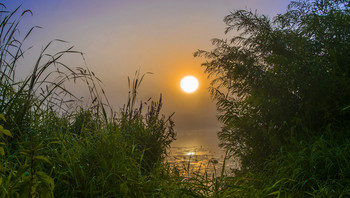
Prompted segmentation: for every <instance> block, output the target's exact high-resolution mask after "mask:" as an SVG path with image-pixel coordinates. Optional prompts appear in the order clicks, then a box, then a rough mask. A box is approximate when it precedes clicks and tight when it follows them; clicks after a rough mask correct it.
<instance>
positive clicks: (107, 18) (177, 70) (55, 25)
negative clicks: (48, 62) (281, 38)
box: [0, 0, 289, 147]
mask: <svg viewBox="0 0 350 198" xmlns="http://www.w3.org/2000/svg"><path fill="white" fill-rule="evenodd" d="M0 2H1V3H3V4H5V6H6V7H7V8H8V9H10V10H11V9H14V8H16V7H17V6H19V5H21V4H22V7H21V9H30V10H31V11H32V12H33V16H30V15H28V16H26V17H24V18H23V20H22V24H24V25H23V26H22V28H24V29H25V28H29V27H32V26H40V27H42V28H40V29H35V31H34V32H33V33H32V34H31V35H30V38H29V42H28V43H27V45H28V46H33V48H32V49H31V50H30V52H28V53H29V59H30V57H34V56H35V55H36V54H39V53H40V50H41V49H42V48H43V46H45V45H46V44H47V43H48V42H50V41H51V40H54V39H62V40H65V41H68V42H69V44H68V45H69V46H74V49H75V50H78V51H81V52H83V53H84V57H85V59H86V63H87V65H88V66H89V68H90V69H91V70H92V71H93V72H94V73H95V74H96V75H97V76H98V77H99V78H100V79H101V80H102V82H103V88H104V90H105V92H106V94H107V96H108V99H109V101H110V103H111V105H112V106H113V108H114V109H115V110H118V109H119V108H120V107H122V105H123V104H125V102H126V100H127V93H128V81H127V77H128V76H129V77H131V78H132V77H133V76H134V74H135V72H136V71H138V70H139V71H140V73H141V74H143V73H147V72H151V73H152V74H147V75H146V76H145V78H144V81H143V82H142V84H141V87H140V90H139V100H147V99H148V98H150V97H151V98H152V99H153V100H157V99H158V98H159V96H160V94H162V97H163V113H164V114H165V115H170V114H172V113H173V112H175V114H174V116H173V120H174V121H175V125H176V126H175V130H176V132H177V140H176V141H175V142H174V143H173V146H198V145H203V146H209V147H215V146H216V145H217V143H218V139H217V137H216V133H217V132H218V131H219V129H220V123H219V122H218V121H217V119H216V115H217V112H216V108H215V102H214V101H213V100H212V99H211V98H210V94H209V93H208V89H207V88H208V87H209V83H210V80H209V79H207V76H206V74H205V73H204V68H202V67H201V63H203V62H204V61H205V59H203V58H195V57H193V53H194V52H195V51H197V50H198V49H201V50H211V49H213V46H212V45H211V42H210V41H211V39H213V38H227V37H229V35H225V34H224V30H225V27H226V26H225V23H224V22H223V18H224V17H225V16H227V15H228V14H230V11H234V10H237V9H251V10H257V11H258V13H260V14H265V15H268V16H270V17H273V16H275V15H276V14H277V13H283V12H285V10H286V8H287V5H288V3H289V0H245V1H242V0H0ZM232 34H234V32H233V33H232ZM64 46H67V44H65V45H64ZM55 47H56V48H57V50H59V49H61V48H62V47H63V46H62V45H60V44H57V46H56V45H55ZM33 60H34V59H33ZM29 62H30V60H29ZM67 62H68V65H71V66H72V67H75V66H80V65H79V64H81V61H80V62H79V60H77V59H76V58H70V57H69V58H67ZM29 68H30V67H28V68H23V70H22V72H23V73H25V72H26V71H29ZM186 75H193V76H196V77H197V78H198V80H199V88H198V90H197V91H196V92H194V93H192V94H188V93H185V92H183V91H182V90H181V88H180V80H181V78H182V77H184V76H186ZM76 91H77V92H79V91H81V90H79V89H77V90H76ZM82 92H83V91H82ZM81 94H85V93H81Z"/></svg>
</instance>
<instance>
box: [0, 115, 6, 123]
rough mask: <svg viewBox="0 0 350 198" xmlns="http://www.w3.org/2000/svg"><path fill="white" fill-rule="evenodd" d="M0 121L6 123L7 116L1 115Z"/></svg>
mask: <svg viewBox="0 0 350 198" xmlns="http://www.w3.org/2000/svg"><path fill="white" fill-rule="evenodd" d="M0 119H1V120H3V121H5V122H6V119H5V116H4V115H3V114H1V113H0Z"/></svg>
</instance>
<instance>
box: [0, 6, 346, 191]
mask: <svg viewBox="0 0 350 198" xmlns="http://www.w3.org/2000/svg"><path fill="white" fill-rule="evenodd" d="M0 6H2V7H4V8H5V5H3V4H0ZM27 14H31V12H30V11H29V10H26V11H24V12H20V8H17V9H16V10H14V11H1V12H0V83H1V84H0V196H1V197H55V196H56V197H346V196H349V195H350V188H349V186H350V162H349V159H350V133H349V130H350V125H349V124H350V123H349V118H350V70H349V68H350V65H349V62H350V60H349V59H350V58H349V57H350V56H349V54H350V13H349V2H348V1H344V0H314V1H306V0H300V1H297V2H291V4H290V5H289V7H288V10H287V12H286V13H285V14H280V15H277V16H276V17H275V18H274V19H273V20H271V19H270V18H268V17H267V16H264V15H259V14H258V13H257V12H252V11H248V10H236V11H234V12H232V13H231V14H230V15H228V16H227V17H226V18H225V22H226V24H227V29H226V33H230V32H231V31H232V30H237V34H239V35H238V36H237V35H234V36H233V38H232V39H231V40H228V41H227V40H220V39H214V40H213V44H214V45H215V46H216V48H215V49H214V50H213V51H210V52H207V51H198V52H196V54H195V55H197V56H204V57H206V58H207V59H208V61H207V62H206V63H204V64H203V67H205V69H206V72H207V73H208V75H209V76H212V77H213V78H214V80H213V82H212V86H211V88H210V91H211V93H212V96H213V98H214V99H215V100H216V101H217V107H218V110H219V112H220V115H219V119H220V121H221V122H222V123H223V127H222V130H221V131H220V132H219V137H220V139H221V146H222V147H224V148H226V149H227V150H228V153H229V154H230V155H232V156H234V157H236V158H238V159H240V161H241V167H240V169H239V170H235V176H227V175H225V162H224V166H223V168H222V171H220V172H216V171H214V174H213V175H208V173H204V174H201V173H199V172H195V173H192V174H187V175H191V177H183V176H182V175H179V174H178V172H177V171H176V168H175V169H174V168H172V167H170V166H169V165H168V164H167V163H166V162H165V160H164V159H165V157H166V154H167V153H166V149H167V148H168V147H169V146H170V143H171V142H172V141H173V140H174V139H175V132H174V130H173V127H174V122H173V121H172V119H171V118H172V116H168V117H166V116H164V115H162V114H161V107H162V98H161V97H160V99H159V100H158V101H148V102H140V103H138V102H137V100H136V98H137V90H138V89H139V86H140V84H141V82H142V80H143V77H144V76H143V75H142V76H140V74H139V73H138V72H137V73H136V74H135V77H134V80H133V81H131V80H130V79H129V88H130V92H129V95H128V100H127V103H126V105H125V106H124V107H123V108H121V109H120V110H118V111H117V112H114V111H113V110H112V109H111V107H110V105H109V102H108V100H107V98H106V96H105V92H104V90H103V89H102V88H101V86H100V80H99V79H98V78H97V77H96V76H95V75H94V73H93V72H92V71H90V70H89V68H88V67H87V66H86V65H85V67H84V68H83V67H78V68H71V67H69V66H68V65H66V64H65V63H64V57H65V56H67V55H70V54H74V55H76V56H82V59H84V57H83V55H82V54H81V53H80V52H77V51H74V50H73V49H72V48H71V47H67V49H66V50H63V51H60V52H57V53H54V54H50V53H48V52H52V51H53V49H52V45H53V44H54V43H59V44H61V45H65V42H64V41H61V40H55V41H53V42H51V43H49V44H48V45H46V46H45V47H44V48H43V50H42V51H41V53H40V54H39V56H38V58H37V61H36V63H35V65H34V66H33V71H32V72H31V73H30V75H29V76H28V77H26V78H24V79H23V80H21V79H18V77H17V76H16V71H17V69H18V68H17V67H19V66H21V61H23V58H24V54H25V52H26V50H24V49H23V45H24V43H25V41H26V40H27V39H28V38H29V36H30V34H31V32H32V30H33V29H35V28H36V27H34V28H32V29H30V30H29V31H28V32H27V34H25V35H24V37H23V38H18V37H19V36H20V35H19V34H18V28H19V25H20V20H21V17H24V16H25V15H27ZM72 83H80V85H81V84H83V85H85V86H86V88H87V90H88V91H89V93H90V99H89V100H88V101H90V103H85V104H84V105H82V102H81V101H80V100H79V99H78V96H76V95H75V94H74V93H73V92H71V90H69V89H68V88H67V87H69V86H68V85H70V84H72ZM212 165H213V166H215V163H214V162H212ZM214 169H215V167H214ZM189 170H190V169H189V168H188V171H189Z"/></svg>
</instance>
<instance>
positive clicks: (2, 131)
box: [0, 125, 13, 137]
mask: <svg viewBox="0 0 350 198" xmlns="http://www.w3.org/2000/svg"><path fill="white" fill-rule="evenodd" d="M0 132H1V133H3V134H4V135H7V136H10V137H13V136H12V133H11V132H10V131H9V130H7V129H4V128H3V127H2V126H1V125H0Z"/></svg>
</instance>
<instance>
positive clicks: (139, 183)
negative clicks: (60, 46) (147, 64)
mask: <svg viewBox="0 0 350 198" xmlns="http://www.w3.org/2000/svg"><path fill="white" fill-rule="evenodd" d="M0 6H3V7H5V6H4V5H3V4H0ZM19 10H20V8H17V9H16V10H14V11H13V12H8V11H1V13H0V14H1V22H0V30H1V31H0V41H1V46H0V47H1V48H0V139H1V141H0V197H45V198H46V197H54V196H56V197H145V196H147V197H169V196H170V195H172V194H174V190H175V189H176V188H177V187H179V186H180V184H179V181H180V178H179V177H177V176H174V177H173V176H172V175H170V168H169V167H168V166H167V165H166V164H165V163H164V162H163V160H164V157H165V155H166V149H167V148H168V147H169V145H170V143H171V142H172V141H173V140H174V138H175V133H174V130H173V127H174V123H173V121H172V120H171V116H170V117H167V118H166V117H165V116H164V115H161V106H162V100H161V98H160V100H159V101H157V102H150V104H147V103H142V102H141V105H140V107H139V108H135V107H134V104H135V102H136V101H137V100H136V95H137V94H136V93H137V89H138V87H139V86H140V83H141V81H142V78H143V76H142V78H141V79H139V78H138V76H135V79H134V83H133V87H132V90H131V91H130V93H131V92H132V94H130V95H129V99H128V102H127V104H128V105H126V107H125V108H123V109H121V110H120V112H118V113H114V112H113V111H112V110H111V109H110V106H109V103H108V100H107V99H106V97H105V92H104V90H103V89H101V88H100V84H99V83H100V81H99V79H98V78H97V77H95V75H94V73H93V72H91V71H90V70H89V69H88V68H77V69H75V70H73V69H71V68H69V67H68V66H67V65H66V64H64V63H63V62H62V60H63V58H64V55H66V54H71V53H74V54H78V55H79V54H81V53H80V52H76V51H73V50H72V48H70V47H69V48H68V49H67V50H64V51H61V52H58V53H56V54H54V55H50V54H48V51H50V46H51V45H52V42H51V43H49V44H48V45H46V46H45V47H44V49H43V50H42V52H41V53H40V55H39V57H38V59H37V62H36V63H35V65H34V66H33V72H32V73H31V74H30V75H29V76H28V77H27V78H25V79H24V80H21V81H17V80H18V79H17V78H16V76H15V71H16V68H17V66H18V65H19V64H18V60H19V59H21V58H23V54H24V52H25V50H23V49H22V45H23V42H24V41H25V40H26V39H27V38H28V36H29V35H30V33H31V31H32V29H30V31H29V32H28V33H27V34H26V35H25V38H24V39H23V40H22V41H21V40H20V39H18V38H16V36H17V34H16V32H17V31H18V29H17V27H18V25H19V22H20V18H21V17H22V16H23V15H24V14H25V13H30V11H24V12H23V13H19ZM18 13H19V15H20V16H19V17H17V16H18ZM55 42H58V43H64V41H60V40H57V41H55ZM72 81H73V82H74V83H79V82H83V83H84V84H85V85H86V87H87V89H88V91H89V94H90V100H91V104H90V105H87V106H85V107H83V105H79V104H82V102H81V101H79V100H78V99H77V98H78V97H76V96H75V95H74V93H72V92H71V91H70V90H68V89H67V88H66V87H68V86H67V85H69V83H72ZM143 106H144V107H143ZM74 107H75V108H74ZM107 108H108V109H110V112H111V113H110V115H118V116H117V117H113V118H109V117H108V113H107V110H106V109H107ZM143 108H147V112H146V113H142V109H143ZM5 118H6V119H5Z"/></svg>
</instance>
